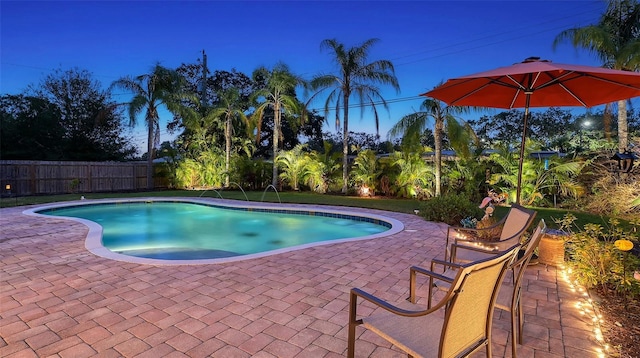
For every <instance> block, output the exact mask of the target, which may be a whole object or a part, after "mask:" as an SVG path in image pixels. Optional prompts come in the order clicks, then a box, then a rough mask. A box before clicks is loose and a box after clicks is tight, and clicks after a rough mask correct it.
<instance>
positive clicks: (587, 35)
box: [553, 0, 640, 152]
mask: <svg viewBox="0 0 640 358" xmlns="http://www.w3.org/2000/svg"><path fill="white" fill-rule="evenodd" d="M564 41H570V42H571V44H572V45H573V47H575V48H584V49H586V50H588V51H589V52H591V53H593V54H595V55H596V56H597V57H598V58H599V59H600V60H601V61H602V63H603V65H604V67H607V68H613V69H618V70H630V71H638V70H639V69H640V3H638V1H637V0H609V3H608V6H607V10H606V11H605V13H604V14H603V15H602V16H601V18H600V21H599V22H598V23H597V24H595V25H589V26H585V27H580V28H572V29H568V30H565V31H562V32H561V33H560V34H559V35H558V36H557V37H556V38H555V40H554V42H553V46H554V48H555V47H557V45H558V44H560V43H562V42H564ZM626 102H627V101H624V100H622V101H618V151H619V152H624V151H625V150H626V149H627V148H628V143H629V141H628V124H627V106H626Z"/></svg>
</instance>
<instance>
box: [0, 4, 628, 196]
mask: <svg viewBox="0 0 640 358" xmlns="http://www.w3.org/2000/svg"><path fill="white" fill-rule="evenodd" d="M639 9H640V6H639V5H638V3H637V1H632V0H623V1H611V2H610V3H609V7H608V8H607V10H606V12H605V13H604V14H603V15H602V16H601V19H600V21H599V23H597V24H595V25H592V26H588V27H585V28H576V29H569V30H566V31H563V32H562V33H560V34H559V35H558V36H557V38H556V41H555V43H554V46H558V45H560V44H561V43H563V42H570V43H572V44H573V45H574V46H575V47H576V48H586V49H589V50H590V51H592V52H593V53H594V54H596V55H597V56H598V57H599V58H601V59H602V61H603V65H604V66H608V67H613V68H619V69H630V70H638V68H639V65H638V64H639V63H640V62H639V61H640V60H639V57H640V56H639V55H638V54H639V53H640V51H635V52H634V51H633V49H636V48H637V46H638V44H639V43H640V42H639V39H638V33H639V32H640V26H639V25H638V19H639V16H640V15H639V14H640V10H639ZM630 28H631V29H632V30H629V29H630ZM378 42H379V40H377V39H369V40H366V41H364V42H363V43H361V44H359V45H356V46H353V47H347V46H345V45H344V44H342V43H340V42H339V41H337V40H336V39H327V40H324V41H322V43H321V49H322V50H323V51H327V52H328V53H329V56H330V58H331V60H332V62H333V63H334V64H335V68H334V72H333V73H330V74H319V75H316V76H314V77H312V78H311V79H310V80H305V79H303V78H301V77H299V76H297V75H296V74H294V73H292V71H291V70H290V69H289V67H288V66H287V65H286V64H285V63H277V64H275V65H274V66H272V67H270V68H268V67H259V68H257V69H256V70H255V71H253V73H251V74H250V75H247V74H244V73H240V72H238V71H236V70H234V69H232V70H231V71H222V70H216V71H213V72H210V71H209V69H208V68H207V67H206V66H205V64H204V62H198V63H194V64H182V65H181V66H179V67H178V68H176V69H169V68H165V67H163V66H161V65H159V64H158V65H155V66H154V67H152V68H151V70H150V71H149V73H147V74H142V75H139V76H126V77H122V78H120V79H118V80H116V81H114V82H113V83H112V84H111V85H110V86H109V88H108V89H107V90H101V89H100V88H101V87H100V84H99V83H98V82H96V81H94V80H93V79H92V78H91V75H90V74H89V73H88V72H87V71H85V70H79V69H71V70H67V71H62V70H58V71H56V72H54V74H52V75H49V76H47V77H46V78H45V79H44V81H43V82H42V83H41V84H40V85H39V86H31V87H30V88H29V89H28V91H27V92H26V93H24V94H20V95H3V96H2V97H0V104H1V105H2V106H1V110H0V116H1V117H0V119H1V121H2V127H1V134H2V138H1V139H2V142H1V154H0V156H1V157H2V159H46V160H54V159H55V160H129V159H133V158H134V153H135V151H134V146H133V145H132V139H131V137H130V136H129V137H128V136H127V135H126V134H124V133H125V128H126V125H127V124H129V125H135V124H136V123H137V121H138V120H140V119H142V118H144V121H145V123H146V126H147V145H148V147H147V153H146V159H147V161H148V166H147V167H148V172H147V178H148V183H149V187H151V185H152V176H153V175H154V173H153V170H154V169H153V160H154V158H156V157H157V156H158V153H157V150H158V149H160V150H161V151H162V152H161V153H160V155H159V156H170V157H172V158H173V160H171V161H170V162H171V164H170V168H169V169H170V170H169V171H170V173H171V174H170V175H172V176H174V178H175V179H176V180H177V179H178V178H181V181H180V182H182V183H187V182H189V183H192V184H193V183H195V182H194V178H195V177H194V176H202V175H201V174H198V173H204V174H205V177H206V176H208V178H204V179H203V178H200V179H199V180H200V181H201V183H202V184H203V185H205V184H206V185H214V184H215V185H218V180H217V179H216V180H213V177H216V176H220V175H219V174H220V173H222V174H221V177H223V178H224V179H223V180H222V183H221V184H220V185H222V186H229V184H230V181H231V177H232V173H238V172H244V173H245V175H246V176H249V177H252V178H253V181H252V182H253V184H252V185H255V186H261V187H264V186H265V185H267V184H269V183H270V184H271V185H274V186H277V185H279V184H280V183H279V179H280V175H279V172H278V170H279V165H278V161H279V154H280V152H281V151H291V150H294V148H299V146H300V144H302V143H306V147H305V148H306V149H304V150H306V151H310V152H311V151H315V152H318V155H322V156H324V157H325V159H326V158H328V157H332V156H338V157H339V160H340V161H341V165H340V166H339V167H340V168H339V169H341V172H342V174H341V179H340V180H339V181H338V180H333V181H334V182H336V185H338V184H340V186H341V187H340V188H339V191H341V192H342V193H347V192H348V191H349V189H350V185H352V182H350V180H352V177H351V176H350V170H352V168H353V170H357V169H358V168H361V167H363V166H365V164H366V163H370V164H371V165H373V162H372V161H371V160H367V159H366V158H364V157H358V156H359V155H360V154H361V153H364V152H366V151H367V150H370V151H371V153H373V154H375V155H380V154H382V153H383V152H384V153H393V152H394V151H403V152H405V151H409V152H412V153H414V154H417V155H418V156H421V155H422V153H423V152H424V151H425V150H426V151H429V150H433V152H434V169H433V171H434V177H433V181H434V187H433V193H434V195H436V196H439V195H441V193H442V185H443V179H442V177H443V175H445V174H446V173H444V172H445V171H447V170H449V168H444V167H443V165H442V151H443V150H445V149H454V150H455V151H456V153H457V155H458V156H459V157H460V158H470V157H473V156H474V155H476V154H477V153H480V152H482V150H483V149H486V148H505V149H506V150H507V151H508V150H509V147H510V146H512V145H513V143H515V142H517V141H518V140H519V137H518V136H519V133H521V132H522V131H521V128H519V127H518V126H522V121H521V120H520V118H522V112H521V111H518V110H512V111H507V112H500V113H494V112H491V111H489V110H488V109H486V108H460V107H452V106H447V105H446V104H444V103H442V102H440V101H437V100H434V99H430V98H427V99H425V101H424V102H423V103H422V106H421V109H420V111H418V112H416V113H411V114H408V115H406V116H403V117H402V118H399V119H398V122H397V124H396V125H395V126H394V127H393V128H392V130H391V131H390V133H389V134H388V136H387V138H386V139H387V140H384V141H381V140H380V137H379V135H378V133H376V135H367V134H364V133H359V134H356V133H352V132H350V131H349V114H350V113H349V108H350V107H352V103H353V101H356V102H357V104H358V105H360V106H361V107H362V108H365V107H366V108H370V109H371V112H372V114H373V116H372V119H373V121H374V122H375V127H376V131H377V129H378V113H379V109H378V108H377V107H383V108H386V107H387V102H386V101H385V99H384V98H383V97H382V95H381V88H382V87H384V86H389V87H391V88H393V89H395V90H397V91H399V88H400V86H399V83H398V80H397V78H396V77H395V72H394V67H393V64H392V63H391V61H388V60H373V61H372V60H370V59H369V57H370V51H371V48H372V47H373V46H375V45H376V44H377V43H378ZM116 90H118V91H126V92H127V93H131V94H132V95H133V97H132V99H131V100H130V101H128V102H126V103H117V102H116V101H114V100H113V99H112V93H113V92H114V91H116ZM302 92H304V93H305V97H306V98H300V97H299V94H300V93H302ZM315 99H324V106H323V107H324V108H323V109H324V111H309V110H308V108H307V103H309V101H311V100H315ZM161 108H166V109H167V110H169V112H171V114H172V116H173V118H172V120H171V121H170V122H169V125H168V130H170V131H173V132H175V133H179V135H178V137H177V139H176V141H175V142H174V143H163V145H162V146H161V145H160V144H161V143H160V118H159V113H160V109H161ZM472 112H478V113H479V114H480V115H481V116H480V117H479V118H478V119H473V120H471V119H469V115H470V114H471V113H472ZM616 112H617V116H618V121H616V122H613V121H612V120H611V118H612V117H613V115H614V114H616ZM329 113H333V114H334V115H335V118H334V119H333V120H334V122H335V125H336V129H337V130H338V132H337V134H335V135H332V134H329V133H323V132H322V126H323V124H324V123H325V121H327V120H328V119H327V118H326V117H327V115H328V114H329ZM463 117H467V119H466V120H465V118H463ZM127 122H128V123H127ZM638 122H640V121H639V120H638V115H637V114H636V113H635V112H634V111H633V109H628V108H627V107H626V102H624V101H622V102H620V103H618V105H617V111H616V109H615V108H613V107H612V106H606V107H605V109H604V110H603V111H601V112H598V113H591V112H589V113H587V114H585V115H583V116H577V117H576V116H573V115H571V113H570V112H569V111H564V110H561V109H558V108H550V109H548V110H547V111H545V112H540V113H535V114H534V115H533V118H532V120H531V122H530V124H529V125H530V127H531V128H529V129H530V132H529V133H532V135H531V137H532V139H533V140H536V141H537V142H538V144H537V147H538V148H539V149H552V150H558V151H562V152H571V151H573V152H574V153H578V152H581V151H584V150H586V149H596V148H603V147H608V148H615V147H616V145H615V143H614V142H613V141H612V138H613V137H614V136H615V135H613V134H612V133H614V130H616V129H617V133H618V134H617V139H618V144H617V147H618V149H619V150H620V148H623V149H626V148H628V142H629V141H628V133H629V131H631V132H632V133H633V131H634V130H637V129H638ZM431 123H433V124H434V127H433V129H430V128H429V125H430V124H431ZM587 123H589V124H590V125H589V126H586V124H587ZM600 127H601V128H602V131H599V129H600ZM600 133H603V135H602V136H601V135H600ZM425 147H427V148H425ZM327 151H329V152H327ZM367 153H369V154H370V152H367ZM300 155H301V154H300ZM403 160H404V161H405V162H403V163H404V164H402V165H409V166H411V165H410V164H408V163H413V162H412V161H411V160H409V159H408V157H406V158H404V159H403ZM280 163H281V164H283V163H284V162H282V161H281V162H280ZM284 164H286V163H284ZM326 164H327V165H329V166H330V167H331V168H334V169H332V170H331V173H334V171H335V170H336V169H335V165H336V164H335V163H326ZM398 165H400V164H398ZM448 165H450V163H448ZM242 168H243V170H240V169H242ZM268 169H270V173H268V172H269V170H268ZM207 173H209V174H207ZM216 173H218V174H216ZM196 174H197V175H196ZM323 175H325V176H326V175H327V174H326V173H325V174H323ZM332 175H335V174H332ZM190 177H191V180H187V179H188V178H190ZM388 179H389V177H387V180H388ZM416 180H418V181H420V180H422V179H416ZM338 182H339V183H338ZM381 186H384V185H381Z"/></svg>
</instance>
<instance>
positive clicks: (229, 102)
mask: <svg viewBox="0 0 640 358" xmlns="http://www.w3.org/2000/svg"><path fill="white" fill-rule="evenodd" d="M219 96H220V99H219V102H218V106H217V107H216V108H214V109H213V110H212V111H211V113H210V115H211V116H213V117H223V118H224V138H225V172H226V173H227V174H226V178H225V187H228V186H229V163H230V161H231V139H232V135H233V128H234V120H235V122H238V121H241V122H242V123H244V124H245V125H247V128H249V127H248V126H249V120H248V119H247V115H246V114H245V113H244V111H243V110H242V108H241V105H240V103H241V102H240V91H239V90H238V89H237V88H233V87H232V88H228V89H226V90H224V91H222V93H220V94H219Z"/></svg>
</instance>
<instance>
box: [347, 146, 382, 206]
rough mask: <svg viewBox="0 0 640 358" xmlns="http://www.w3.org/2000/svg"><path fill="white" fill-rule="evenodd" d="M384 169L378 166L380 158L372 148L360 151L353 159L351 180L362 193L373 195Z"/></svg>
mask: <svg viewBox="0 0 640 358" xmlns="http://www.w3.org/2000/svg"><path fill="white" fill-rule="evenodd" d="M381 172H382V171H381V170H380V168H379V167H378V158H377V157H376V153H375V152H374V151H373V150H371V149H366V150H363V151H360V153H358V155H357V156H356V158H355V159H354V160H353V170H352V171H351V180H352V181H353V183H354V185H355V186H356V187H357V188H358V190H359V191H360V194H361V195H365V196H368V195H373V194H374V193H375V191H376V187H377V182H378V177H379V176H380V173H381Z"/></svg>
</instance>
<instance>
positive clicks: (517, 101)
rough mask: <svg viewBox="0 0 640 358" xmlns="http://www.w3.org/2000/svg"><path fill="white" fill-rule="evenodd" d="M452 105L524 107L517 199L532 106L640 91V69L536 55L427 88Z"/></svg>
mask: <svg viewBox="0 0 640 358" xmlns="http://www.w3.org/2000/svg"><path fill="white" fill-rule="evenodd" d="M421 96H427V97H432V98H435V99H438V100H441V101H443V102H445V103H446V104H448V105H451V106H477V107H494V108H505V109H513V108H524V110H525V112H524V130H523V132H522V143H521V145H520V160H519V166H518V187H517V194H516V203H520V190H521V188H520V186H521V184H522V163H523V159H524V145H525V138H526V134H527V133H526V131H527V121H528V119H529V108H531V107H565V106H583V107H593V106H597V105H601V104H605V103H611V102H616V101H619V100H625V99H629V98H633V97H638V96H640V73H638V72H631V71H620V70H611V69H607V68H602V67H592V66H582V65H567V64H560V63H553V62H551V61H548V60H540V58H538V57H531V58H528V59H526V60H524V61H523V62H521V63H516V64H514V65H512V66H507V67H500V68H497V69H494V70H490V71H486V72H480V73H476V74H473V75H468V76H463V77H458V78H453V79H450V80H447V82H445V83H443V84H442V85H440V86H438V87H436V88H434V89H433V90H431V91H429V92H426V93H423V94H421Z"/></svg>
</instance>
